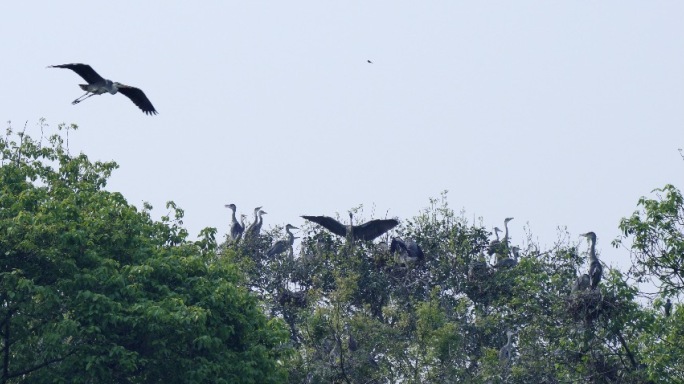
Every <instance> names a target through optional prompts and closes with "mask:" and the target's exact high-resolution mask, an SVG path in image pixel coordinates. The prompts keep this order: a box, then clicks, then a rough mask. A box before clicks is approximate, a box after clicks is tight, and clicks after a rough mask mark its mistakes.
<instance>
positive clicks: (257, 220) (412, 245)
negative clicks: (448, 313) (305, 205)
mask: <svg viewBox="0 0 684 384" xmlns="http://www.w3.org/2000/svg"><path fill="white" fill-rule="evenodd" d="M226 207H228V208H230V210H231V211H232V224H231V227H230V231H229V237H230V240H231V241H233V242H238V241H240V239H241V238H242V236H243V233H245V237H251V238H254V237H255V236H258V235H259V231H260V230H261V226H262V224H263V218H262V215H263V214H265V213H266V212H264V211H263V210H262V209H261V208H262V207H256V208H254V222H253V223H252V224H251V225H250V226H249V227H248V228H247V229H246V230H245V223H244V220H245V218H246V215H241V218H242V220H241V222H238V221H237V218H236V213H235V211H236V206H235V204H227V205H226ZM302 218H303V219H305V220H308V221H310V222H312V223H316V224H318V225H320V226H322V227H323V228H325V229H327V230H328V231H330V232H331V233H333V234H335V235H337V236H340V237H344V238H345V239H347V241H349V242H353V241H356V240H362V241H372V240H374V239H376V238H378V237H380V236H381V235H383V234H384V233H386V232H387V231H389V230H391V229H392V228H394V227H396V226H397V225H399V221H398V220H396V219H384V220H380V219H376V220H371V221H368V222H366V223H363V224H360V225H354V224H353V216H352V213H351V212H350V213H349V225H344V224H342V223H340V222H339V221H337V220H335V219H333V218H331V217H328V216H302ZM511 220H513V218H512V217H507V218H506V219H505V220H504V230H503V231H502V230H501V229H499V228H498V227H494V236H495V237H496V238H495V239H493V240H492V241H491V242H490V243H489V246H488V247H487V254H488V255H489V256H490V257H492V256H493V257H494V260H495V262H494V264H493V265H491V267H493V268H496V269H502V268H513V267H515V266H516V265H518V261H519V257H520V248H519V247H516V246H509V234H508V223H509V222H510V221H511ZM292 229H298V228H297V227H295V226H294V225H292V224H287V225H286V226H285V231H286V233H287V239H284V240H278V241H276V242H275V243H274V244H273V246H271V248H269V250H268V251H267V252H266V254H267V255H268V256H269V257H273V256H276V255H279V254H281V253H283V252H286V251H288V250H289V251H290V252H292V246H293V244H294V240H295V239H297V237H295V236H294V234H293V233H292V232H291V230H292ZM500 232H504V236H503V238H499V233H500ZM580 236H583V237H586V238H587V240H588V242H589V272H588V273H584V274H582V275H580V276H579V277H578V278H577V280H576V281H575V282H574V284H573V286H572V292H573V293H575V292H580V291H586V290H591V291H593V290H596V289H597V287H598V284H599V282H600V281H601V277H602V274H603V267H602V266H601V263H600V261H599V260H598V257H597V256H596V234H595V233H594V232H587V233H583V234H581V235H580ZM389 251H390V254H395V255H397V261H399V262H400V263H402V264H405V265H407V264H409V263H415V262H417V261H419V260H423V259H425V254H424V252H423V250H422V249H421V248H420V246H419V245H418V244H417V243H416V242H415V241H414V240H407V241H404V240H403V239H401V238H400V237H394V238H392V242H391V243H390V247H389ZM477 268H480V269H482V268H484V269H486V268H488V265H487V263H486V261H484V260H482V258H481V259H480V260H476V261H473V263H471V265H470V268H469V276H470V274H471V273H473V270H474V269H477ZM671 308H672V303H671V302H670V300H669V299H668V300H667V303H666V304H665V313H666V316H669V314H670V310H671ZM515 334H517V331H511V330H507V331H506V340H507V341H506V344H505V345H504V346H503V347H502V348H501V349H500V350H499V360H500V362H501V364H502V365H504V366H507V365H508V364H510V361H511V356H512V353H513V342H512V337H513V335H515ZM350 343H352V339H351V337H350ZM353 343H356V341H355V340H354V341H353ZM350 349H351V348H350Z"/></svg>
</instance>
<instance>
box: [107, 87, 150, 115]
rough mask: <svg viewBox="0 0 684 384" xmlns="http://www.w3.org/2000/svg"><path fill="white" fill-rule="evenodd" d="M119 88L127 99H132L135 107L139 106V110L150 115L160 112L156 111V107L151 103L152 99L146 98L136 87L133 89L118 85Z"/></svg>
mask: <svg viewBox="0 0 684 384" xmlns="http://www.w3.org/2000/svg"><path fill="white" fill-rule="evenodd" d="M117 87H118V88H119V92H121V93H123V94H124V95H125V96H126V97H128V98H129V99H131V101H132V102H133V103H135V105H137V106H138V108H140V109H142V111H143V112H145V113H146V114H148V115H156V114H157V113H158V112H157V111H156V110H155V109H154V106H153V105H152V103H151V102H150V99H148V98H147V96H145V93H144V92H143V91H142V90H140V89H138V88H136V87H131V86H128V85H123V84H117Z"/></svg>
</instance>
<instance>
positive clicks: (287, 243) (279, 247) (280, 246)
mask: <svg viewBox="0 0 684 384" xmlns="http://www.w3.org/2000/svg"><path fill="white" fill-rule="evenodd" d="M291 229H299V228H297V227H295V226H294V225H291V224H288V225H286V226H285V232H287V240H278V241H276V242H275V244H273V246H271V248H269V250H268V251H266V255H267V256H268V257H273V256H275V255H279V254H281V253H283V252H285V251H287V250H288V249H292V244H294V241H295V236H294V234H292V232H290V230H291Z"/></svg>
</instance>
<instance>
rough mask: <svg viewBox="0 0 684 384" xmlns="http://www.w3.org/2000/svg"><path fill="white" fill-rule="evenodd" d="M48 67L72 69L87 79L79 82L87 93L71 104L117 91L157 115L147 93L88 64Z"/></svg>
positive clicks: (150, 113)
mask: <svg viewBox="0 0 684 384" xmlns="http://www.w3.org/2000/svg"><path fill="white" fill-rule="evenodd" d="M48 68H66V69H71V70H72V71H74V72H76V73H77V74H78V75H79V76H81V77H82V78H83V80H85V81H87V82H88V84H79V85H78V86H79V87H81V89H82V90H84V91H86V93H85V94H84V95H83V96H81V97H79V98H78V99H76V100H74V101H73V102H71V104H78V103H80V102H81V101H83V100H85V99H87V98H89V97H91V96H93V95H101V94H103V93H110V94H112V95H114V94H116V93H117V92H120V93H122V94H123V95H124V96H126V97H128V98H129V99H131V101H132V102H133V103H134V104H135V105H137V106H138V108H140V109H141V110H142V111H143V112H144V113H145V114H147V115H156V114H157V113H158V112H157V111H156V110H155V109H154V106H152V103H151V102H150V100H149V99H148V98H147V96H145V93H144V92H143V91H142V90H141V89H139V88H136V87H131V86H130V85H124V84H121V83H117V82H115V81H111V80H108V79H105V78H103V77H102V76H100V75H98V74H97V72H95V70H94V69H93V68H92V67H91V66H90V65H88V64H62V65H50V66H48Z"/></svg>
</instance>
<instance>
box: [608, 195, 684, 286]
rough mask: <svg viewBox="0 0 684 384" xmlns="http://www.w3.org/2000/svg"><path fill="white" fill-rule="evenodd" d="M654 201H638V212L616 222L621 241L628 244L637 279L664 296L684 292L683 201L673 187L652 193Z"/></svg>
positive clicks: (647, 199)
mask: <svg viewBox="0 0 684 384" xmlns="http://www.w3.org/2000/svg"><path fill="white" fill-rule="evenodd" d="M654 192H656V198H654V199H652V198H646V197H642V198H641V199H639V203H638V206H640V207H641V210H639V211H636V212H634V213H633V214H632V216H630V217H628V218H624V219H622V220H621V221H620V229H621V230H622V232H623V234H624V237H623V239H617V240H615V241H614V245H616V246H618V245H620V244H622V240H624V239H628V238H633V242H632V244H631V247H630V248H631V253H632V259H633V260H634V273H635V275H636V276H637V278H646V279H650V280H651V281H654V282H655V283H657V284H658V285H659V286H660V288H661V289H662V291H663V293H664V294H666V295H669V294H673V293H674V294H676V293H678V292H680V291H682V290H683V289H684V198H683V197H682V193H681V192H680V191H679V190H678V189H677V188H675V187H674V186H673V185H671V184H668V185H666V186H665V187H663V188H662V189H655V190H654Z"/></svg>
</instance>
